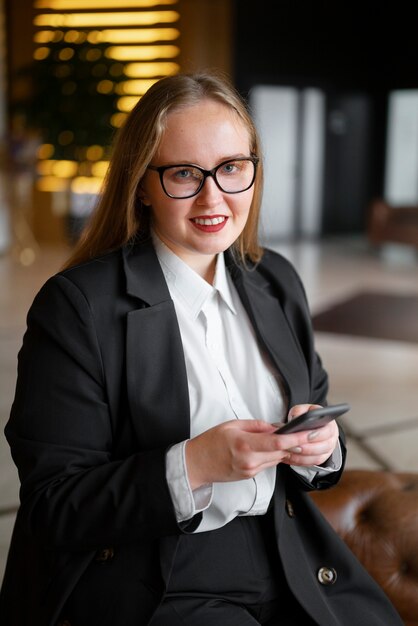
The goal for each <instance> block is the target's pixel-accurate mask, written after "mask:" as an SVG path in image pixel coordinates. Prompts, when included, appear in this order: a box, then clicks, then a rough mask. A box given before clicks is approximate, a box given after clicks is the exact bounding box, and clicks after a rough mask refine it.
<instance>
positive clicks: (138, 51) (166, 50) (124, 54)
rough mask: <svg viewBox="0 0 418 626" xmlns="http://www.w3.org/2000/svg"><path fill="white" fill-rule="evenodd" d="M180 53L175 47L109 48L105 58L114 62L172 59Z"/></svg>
mask: <svg viewBox="0 0 418 626" xmlns="http://www.w3.org/2000/svg"><path fill="white" fill-rule="evenodd" d="M179 53H180V50H179V48H178V47H177V46H111V47H110V48H107V50H106V51H105V56H107V57H108V58H109V59H115V60H116V61H140V60H144V61H149V60H153V59H172V58H174V57H176V56H177V55H178V54H179Z"/></svg>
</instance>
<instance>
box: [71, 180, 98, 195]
mask: <svg viewBox="0 0 418 626" xmlns="http://www.w3.org/2000/svg"><path fill="white" fill-rule="evenodd" d="M102 184H103V178H101V177H98V176H77V178H74V179H73V180H72V182H71V191H72V192H73V193H99V192H100V190H101V187H102Z"/></svg>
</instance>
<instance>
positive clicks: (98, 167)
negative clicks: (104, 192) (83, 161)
mask: <svg viewBox="0 0 418 626" xmlns="http://www.w3.org/2000/svg"><path fill="white" fill-rule="evenodd" d="M108 168H109V161H97V163H93V164H92V166H91V173H92V174H93V176H96V177H97V178H104V177H105V176H106V172H107V170H108Z"/></svg>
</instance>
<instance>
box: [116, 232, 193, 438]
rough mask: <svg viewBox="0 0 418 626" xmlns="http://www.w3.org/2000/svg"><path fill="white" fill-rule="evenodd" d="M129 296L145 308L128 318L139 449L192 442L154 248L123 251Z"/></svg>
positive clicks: (181, 364) (180, 363)
mask: <svg viewBox="0 0 418 626" xmlns="http://www.w3.org/2000/svg"><path fill="white" fill-rule="evenodd" d="M124 268H125V275H126V289H127V293H128V294H129V295H130V296H133V297H134V298H137V299H139V300H140V301H141V302H140V304H139V307H138V308H137V309H134V310H132V311H131V312H130V313H128V319H127V333H126V342H127V343H126V355H127V357H126V358H127V362H126V367H127V386H128V389H127V392H128V401H129V405H130V409H131V414H132V418H133V423H134V427H135V430H136V432H137V435H138V437H139V441H140V443H141V447H143V448H145V449H151V448H155V447H162V446H168V445H172V444H173V443H175V442H177V441H182V440H183V439H187V438H188V437H189V436H190V407H189V393H188V385H187V375H186V366H185V361H184V352H183V346H182V342H181V336H180V329H179V326H178V322H177V317H176V313H175V309H174V304H173V301H172V300H171V297H170V293H169V290H168V287H167V284H166V282H165V279H164V275H163V273H162V270H161V267H160V264H159V262H158V259H157V256H156V254H155V252H154V249H153V246H152V243H151V242H149V243H146V244H142V245H140V246H132V247H130V248H126V249H125V250H124Z"/></svg>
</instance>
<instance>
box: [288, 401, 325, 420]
mask: <svg viewBox="0 0 418 626" xmlns="http://www.w3.org/2000/svg"><path fill="white" fill-rule="evenodd" d="M320 406H321V405H320V404H295V406H292V408H291V409H290V411H289V414H288V419H289V420H292V419H293V418H294V417H299V415H303V414H304V413H306V412H307V411H310V410H311V409H317V408H320Z"/></svg>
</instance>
